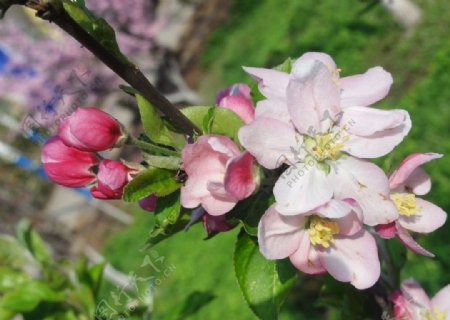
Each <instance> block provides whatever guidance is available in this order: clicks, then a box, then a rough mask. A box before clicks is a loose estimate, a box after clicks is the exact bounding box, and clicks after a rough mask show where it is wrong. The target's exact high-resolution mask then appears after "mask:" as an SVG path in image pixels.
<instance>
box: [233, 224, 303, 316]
mask: <svg viewBox="0 0 450 320" xmlns="http://www.w3.org/2000/svg"><path fill="white" fill-rule="evenodd" d="M233 259H234V270H235V273H236V278H237V280H238V283H239V287H240V288H241V291H242V294H243V295H244V298H245V301H246V302H247V304H248V305H249V307H250V308H251V309H252V311H253V312H254V313H255V315H256V316H258V318H260V319H263V320H265V319H268V320H273V319H278V313H279V311H280V308H281V305H282V304H283V302H284V300H285V298H286V296H287V294H288V293H289V289H290V288H291V287H292V286H293V285H294V283H295V280H296V277H297V272H296V269H295V268H294V267H293V266H292V265H291V263H290V262H289V261H288V260H275V261H273V260H266V259H265V258H264V257H263V256H262V255H261V253H260V252H259V248H258V244H257V241H256V238H254V237H250V236H249V235H248V234H247V233H246V232H244V231H243V230H241V232H240V234H239V236H238V240H237V242H236V246H235V251H234V257H233Z"/></svg>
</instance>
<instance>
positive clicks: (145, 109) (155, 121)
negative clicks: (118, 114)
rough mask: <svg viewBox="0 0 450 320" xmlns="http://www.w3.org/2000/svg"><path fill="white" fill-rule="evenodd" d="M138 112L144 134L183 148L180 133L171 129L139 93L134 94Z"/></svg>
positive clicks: (157, 141)
mask: <svg viewBox="0 0 450 320" xmlns="http://www.w3.org/2000/svg"><path fill="white" fill-rule="evenodd" d="M136 99H137V104H138V107H139V112H140V114H141V119H142V124H143V126H144V131H145V134H146V135H147V136H148V137H149V138H150V139H151V140H152V141H153V142H156V143H160V144H163V145H166V146H172V147H175V148H178V149H181V148H183V146H184V145H185V144H186V141H185V139H184V137H183V135H182V134H179V133H175V132H173V131H171V130H170V129H169V128H168V127H167V126H166V125H165V124H164V121H163V120H162V118H161V116H160V115H159V113H158V111H157V110H156V108H155V107H153V105H152V104H151V103H150V102H148V101H147V100H146V99H145V98H144V97H143V96H141V95H140V94H136Z"/></svg>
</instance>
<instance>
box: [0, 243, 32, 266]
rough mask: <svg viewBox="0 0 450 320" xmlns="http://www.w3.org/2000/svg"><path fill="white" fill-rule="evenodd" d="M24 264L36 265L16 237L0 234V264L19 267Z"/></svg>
mask: <svg viewBox="0 0 450 320" xmlns="http://www.w3.org/2000/svg"><path fill="white" fill-rule="evenodd" d="M25 265H28V266H37V262H36V260H34V258H33V256H32V255H31V254H30V252H29V251H28V250H27V249H26V248H25V247H24V246H22V245H21V243H20V242H19V241H17V239H15V238H13V237H11V236H8V235H0V266H5V267H9V268H13V269H20V268H22V267H23V266H25Z"/></svg>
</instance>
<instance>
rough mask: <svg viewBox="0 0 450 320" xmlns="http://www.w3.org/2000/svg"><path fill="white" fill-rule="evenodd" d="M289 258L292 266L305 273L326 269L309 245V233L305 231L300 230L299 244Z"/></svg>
mask: <svg viewBox="0 0 450 320" xmlns="http://www.w3.org/2000/svg"><path fill="white" fill-rule="evenodd" d="M289 259H290V260H291V262H292V264H293V265H294V267H296V268H297V269H298V270H300V271H302V272H304V273H307V274H314V275H315V274H322V273H325V272H326V270H325V268H324V267H323V266H322V263H321V261H320V257H319V255H318V252H317V250H316V249H315V248H314V247H313V246H312V245H311V241H310V240H309V234H308V232H306V231H302V232H301V239H300V245H299V246H298V249H297V251H295V252H294V253H293V254H292V255H291V256H290V257H289Z"/></svg>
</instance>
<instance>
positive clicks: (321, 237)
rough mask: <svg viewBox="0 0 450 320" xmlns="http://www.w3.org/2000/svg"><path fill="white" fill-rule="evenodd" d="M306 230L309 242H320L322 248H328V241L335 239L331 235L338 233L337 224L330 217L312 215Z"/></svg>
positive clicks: (314, 243)
mask: <svg viewBox="0 0 450 320" xmlns="http://www.w3.org/2000/svg"><path fill="white" fill-rule="evenodd" d="M308 232H309V240H310V241H311V244H313V245H316V244H320V245H321V246H323V247H324V248H328V247H329V246H330V242H331V243H333V242H334V241H335V240H334V237H333V236H334V235H335V234H338V233H339V225H338V224H337V223H336V222H334V221H331V220H330V219H326V218H319V217H313V218H312V219H311V221H310V224H309V228H308Z"/></svg>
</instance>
